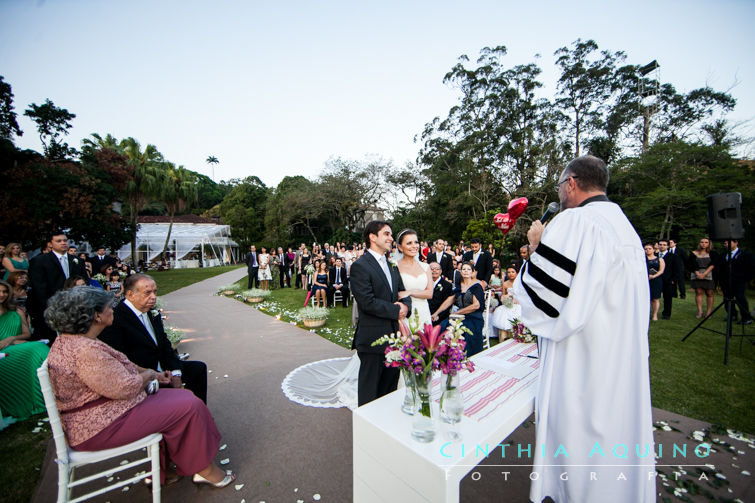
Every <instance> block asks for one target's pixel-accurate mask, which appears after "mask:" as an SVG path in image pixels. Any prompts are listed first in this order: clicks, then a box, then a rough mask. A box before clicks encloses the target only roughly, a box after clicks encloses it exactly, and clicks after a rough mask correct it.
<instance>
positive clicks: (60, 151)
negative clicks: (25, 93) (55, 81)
mask: <svg viewBox="0 0 755 503" xmlns="http://www.w3.org/2000/svg"><path fill="white" fill-rule="evenodd" d="M24 115H26V116H27V117H29V118H30V119H31V120H33V121H34V122H35V123H36V124H37V131H38V132H39V140H40V141H41V142H42V145H44V149H45V157H47V158H48V159H50V160H54V161H57V160H63V159H66V158H67V157H69V156H70V155H72V154H75V153H76V149H72V148H70V147H69V146H68V144H67V143H65V142H62V141H60V140H59V138H60V136H61V135H67V134H68V130H69V129H71V128H72V127H73V125H72V124H71V122H70V121H71V120H73V119H74V118H76V115H75V114H72V113H70V112H69V111H68V110H66V109H65V108H58V107H56V106H55V104H54V103H53V102H52V101H50V100H49V99H47V100H45V102H44V103H43V104H42V105H37V104H35V103H32V104H31V105H29V108H27V109H26V110H25V111H24Z"/></svg>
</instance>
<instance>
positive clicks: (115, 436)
mask: <svg viewBox="0 0 755 503" xmlns="http://www.w3.org/2000/svg"><path fill="white" fill-rule="evenodd" d="M151 433H162V434H163V441H162V442H160V482H161V483H165V468H166V464H167V462H166V457H165V454H166V452H165V449H167V456H168V458H169V459H170V460H171V461H173V462H174V463H175V464H176V471H177V472H178V474H179V475H183V476H186V475H193V474H195V473H197V472H199V471H201V470H204V469H205V468H207V467H208V466H209V465H210V463H212V460H213V458H214V457H215V454H217V452H218V446H219V445H220V438H221V437H220V432H219V431H218V428H217V426H215V421H214V420H213V419H212V415H211V414H210V410H209V409H208V408H207V406H206V405H205V404H204V402H202V400H200V399H199V398H197V397H196V396H195V395H194V393H192V392H191V391H188V390H184V389H173V388H160V391H159V392H157V393H156V394H154V395H149V396H148V397H147V398H145V399H144V400H143V401H142V402H141V403H139V404H138V405H136V406H135V407H134V408H133V409H131V410H129V411H128V412H126V413H125V414H123V415H122V416H121V417H119V418H118V419H116V420H115V421H113V422H112V423H111V424H110V425H109V426H108V427H107V428H105V429H104V430H102V431H101V432H99V433H98V434H97V435H95V436H93V437H92V438H90V439H89V440H85V441H84V442H82V443H80V444H79V445H76V446H71V447H73V448H74V449H76V450H77V451H99V450H103V449H110V448H113V447H119V446H121V445H125V444H128V443H130V442H134V441H136V440H139V439H140V438H143V437H146V436H147V435H149V434H151Z"/></svg>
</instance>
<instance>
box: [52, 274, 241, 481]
mask: <svg viewBox="0 0 755 503" xmlns="http://www.w3.org/2000/svg"><path fill="white" fill-rule="evenodd" d="M112 301H113V294H111V293H110V292H107V291H105V290H102V289H99V288H95V287H90V286H78V287H74V288H72V289H70V290H62V291H60V292H58V293H56V294H55V295H53V296H52V297H51V298H50V300H49V302H48V307H47V309H46V310H45V321H46V322H47V324H48V325H49V326H50V327H51V328H53V329H54V330H55V331H57V332H58V333H59V335H58V338H57V339H56V340H55V343H54V344H53V345H52V348H51V349H50V355H49V357H48V359H47V362H48V368H49V373H50V382H51V384H52V389H53V392H54V393H55V401H56V403H57V406H58V410H59V411H60V413H61V422H62V423H63V430H64V431H65V434H66V438H67V439H68V443H69V445H70V446H71V447H72V448H74V449H77V450H83V451H96V450H102V449H109V448H113V447H118V446H121V445H125V444H128V443H130V442H133V441H135V440H138V439H140V438H142V437H144V436H146V435H148V434H151V433H162V435H163V441H164V442H165V447H166V451H167V456H168V457H169V459H170V460H172V461H173V462H174V463H175V465H176V474H177V475H191V474H193V475H194V476H193V482H194V483H195V484H210V485H212V486H214V487H218V488H220V487H226V486H227V485H229V484H230V483H231V482H233V481H234V480H235V478H236V477H235V475H234V474H233V473H232V472H230V471H228V472H224V471H223V470H221V469H220V468H219V467H218V466H217V465H215V464H214V463H213V458H214V457H215V454H216V453H217V451H218V445H219V442H220V433H219V432H218V429H217V427H216V426H215V422H214V421H213V419H212V416H211V415H210V411H209V410H208V409H207V406H206V405H205V404H204V403H203V402H202V401H201V400H200V399H198V398H197V397H196V396H195V395H194V393H192V392H191V391H188V390H184V389H175V388H159V391H157V392H154V391H155V390H156V389H157V382H159V383H163V384H167V383H169V382H170V375H169V373H166V372H162V373H158V372H155V371H154V370H152V369H145V368H141V367H138V366H137V365H134V364H133V363H131V362H130V361H129V360H128V358H126V356H125V355H124V354H123V353H121V352H119V351H116V350H115V349H113V348H111V347H110V346H108V345H107V344H105V343H104V342H102V341H100V340H98V339H97V336H99V335H100V332H102V330H103V329H104V328H105V327H106V326H108V325H110V324H112V323H113V310H112V308H111V307H110V306H111V303H112ZM155 381H157V382H155ZM146 390H149V393H150V394H149V395H148V394H147V392H146ZM161 466H162V468H163V469H162V470H161V472H160V477H161V479H162V480H161V482H162V483H163V484H164V483H165V480H166V472H165V467H166V466H167V460H166V459H165V458H164V457H162V452H161ZM173 475H174V476H173V477H172V479H173V480H175V479H176V477H175V474H173ZM169 480H170V479H169Z"/></svg>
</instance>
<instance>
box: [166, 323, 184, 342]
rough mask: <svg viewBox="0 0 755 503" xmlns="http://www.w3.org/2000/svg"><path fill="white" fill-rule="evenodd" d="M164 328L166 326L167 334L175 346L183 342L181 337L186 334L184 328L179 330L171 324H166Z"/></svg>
mask: <svg viewBox="0 0 755 503" xmlns="http://www.w3.org/2000/svg"><path fill="white" fill-rule="evenodd" d="M164 328H165V335H166V336H167V337H168V340H169V341H170V343H171V344H172V345H173V346H175V345H176V344H178V343H179V342H181V339H183V338H184V335H185V334H184V332H183V330H179V329H177V328H176V327H171V326H170V325H165V327H164Z"/></svg>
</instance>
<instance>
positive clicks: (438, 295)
mask: <svg viewBox="0 0 755 503" xmlns="http://www.w3.org/2000/svg"><path fill="white" fill-rule="evenodd" d="M430 274H432V276H433V297H432V298H431V299H430V300H428V301H427V304H428V306H429V307H430V315H431V317H432V320H433V325H440V324H441V323H442V322H443V321H444V320H446V319H448V315H449V314H451V303H450V302H446V300H447V299H448V298H449V297H450V298H453V297H454V291H453V286H452V285H451V283H449V282H448V281H446V279H445V278H443V276H441V267H440V264H438V263H437V262H433V263H431V264H430ZM444 303H446V304H447V305H444Z"/></svg>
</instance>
